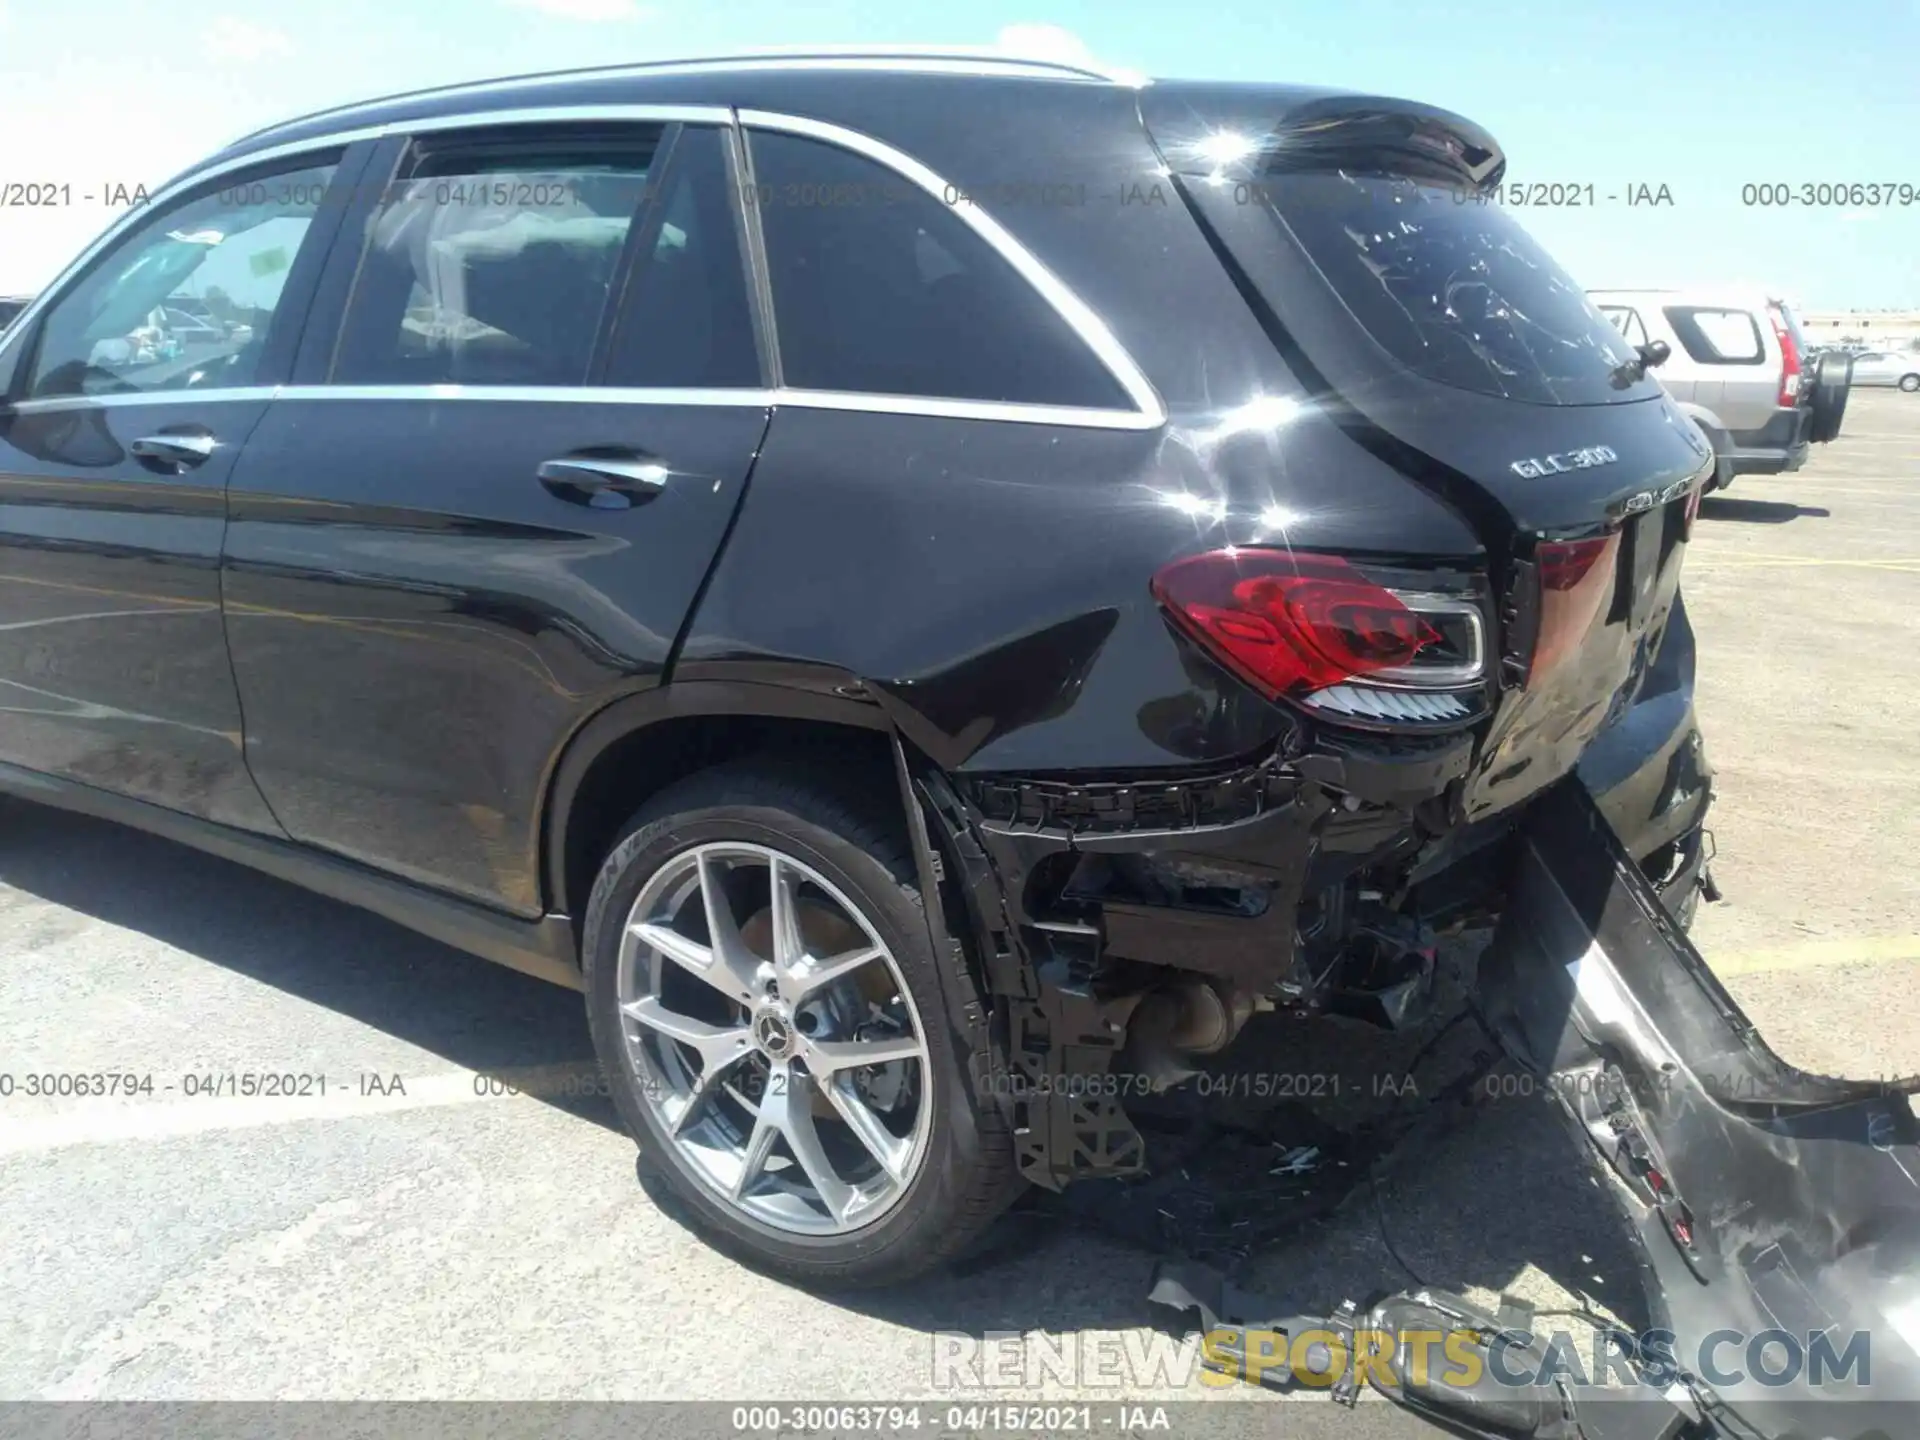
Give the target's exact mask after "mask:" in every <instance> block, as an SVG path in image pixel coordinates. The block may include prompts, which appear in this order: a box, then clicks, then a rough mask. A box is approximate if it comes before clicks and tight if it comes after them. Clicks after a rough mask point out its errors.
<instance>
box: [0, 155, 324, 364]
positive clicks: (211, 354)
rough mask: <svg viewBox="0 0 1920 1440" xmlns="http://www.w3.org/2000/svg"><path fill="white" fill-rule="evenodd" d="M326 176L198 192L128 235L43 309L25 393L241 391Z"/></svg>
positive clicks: (318, 173)
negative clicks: (231, 388) (238, 387)
mask: <svg viewBox="0 0 1920 1440" xmlns="http://www.w3.org/2000/svg"><path fill="white" fill-rule="evenodd" d="M333 171H334V167H333V166H332V165H331V164H327V165H308V166H306V167H305V168H302V169H299V170H286V171H281V172H279V173H277V174H265V175H263V174H257V173H256V174H254V175H252V176H249V177H247V178H244V179H223V180H219V181H214V182H209V188H207V189H204V190H201V191H199V192H198V193H197V194H194V195H191V196H188V197H187V198H185V199H183V200H180V201H177V202H174V203H171V204H168V205H167V206H166V207H164V208H163V209H161V210H159V211H157V212H156V213H155V214H154V215H152V216H151V217H149V218H147V219H146V220H144V221H143V222H141V223H140V224H139V225H137V226H135V227H134V229H133V230H132V231H131V232H130V233H128V234H127V235H125V236H124V237H122V238H121V239H120V240H119V241H118V242H117V243H116V244H115V245H114V247H113V249H112V250H110V251H109V252H108V253H107V254H106V256H105V257H104V258H102V259H101V260H100V261H99V262H97V263H96V264H95V265H94V266H93V267H92V268H91V269H90V270H89V271H88V272H87V273H86V274H85V275H84V276H82V277H81V279H80V280H79V281H78V282H77V283H76V284H75V285H74V286H73V288H72V289H70V290H68V291H67V292H66V293H65V294H64V295H62V296H61V297H60V298H59V299H58V300H56V301H55V302H54V303H53V306H52V307H51V308H50V309H49V310H48V311H47V314H46V318H45V321H44V322H43V323H42V325H41V327H40V337H39V341H38V345H37V349H38V353H37V354H36V355H35V357H34V362H33V373H32V375H31V376H30V377H29V378H28V381H27V386H26V390H25V392H24V393H25V395H26V396H27V397H29V398H33V397H41V396H52V395H112V394H128V393H147V392H152V391H165V390H178V389H182V388H184V387H186V386H189V385H191V386H196V387H201V388H209V389H210V388H213V387H216V386H218V387H222V388H225V387H229V386H235V385H249V384H252V383H253V382H254V379H255V374H256V371H257V367H258V364H259V359H260V354H261V351H262V349H263V348H264V347H265V345H266V339H267V326H268V324H269V322H271V320H272V319H273V316H274V312H275V310H276V308H277V307H278V305H279V303H280V292H281V291H282V290H283V289H284V288H285V286H286V283H287V275H288V272H290V271H291V270H292V269H293V262H294V257H295V256H296V255H298V254H299V252H300V247H301V245H302V243H303V242H304V241H305V239H306V234H307V229H308V227H309V226H310V225H311V224H312V223H313V219H314V216H315V215H316V214H317V213H318V211H319V209H320V201H321V198H322V197H323V196H324V195H325V194H326V191H327V186H328V184H329V183H330V182H331V181H332V179H333Z"/></svg>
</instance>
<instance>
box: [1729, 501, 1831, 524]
mask: <svg viewBox="0 0 1920 1440" xmlns="http://www.w3.org/2000/svg"><path fill="white" fill-rule="evenodd" d="M1832 516H1833V512H1832V511H1831V510H1827V509H1823V508H1822V507H1821V506H1818V505H1796V504H1794V503H1793V502H1792V501H1791V500H1747V499H1741V498H1738V497H1736V496H1732V495H1709V496H1707V497H1706V498H1705V499H1703V500H1702V501H1701V502H1700V518H1701V519H1703V520H1739V521H1743V522H1744V523H1746V524H1748V525H1784V524H1786V523H1787V522H1788V521H1789V520H1800V519H1810V520H1827V519H1831V518H1832Z"/></svg>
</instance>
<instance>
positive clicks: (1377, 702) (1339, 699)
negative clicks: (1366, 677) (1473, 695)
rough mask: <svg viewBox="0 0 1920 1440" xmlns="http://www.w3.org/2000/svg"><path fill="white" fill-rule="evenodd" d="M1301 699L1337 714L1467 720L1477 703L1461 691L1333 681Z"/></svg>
mask: <svg viewBox="0 0 1920 1440" xmlns="http://www.w3.org/2000/svg"><path fill="white" fill-rule="evenodd" d="M1301 703H1302V704H1304V705H1307V706H1308V707H1310V708H1311V709H1314V710H1324V711H1326V712H1328V713H1330V714H1334V715H1352V716H1357V717H1360V718H1363V719H1367V720H1414V721H1421V722H1425V723H1427V724H1432V723H1433V722H1435V721H1439V720H1465V719H1466V718H1467V717H1468V716H1469V715H1471V714H1473V707H1472V706H1470V705H1468V704H1467V702H1466V701H1465V700H1464V699H1462V698H1461V697H1460V696H1458V695H1449V694H1446V693H1444V692H1440V691H1417V690H1376V689H1373V688H1372V687H1370V686H1367V687H1363V686H1359V685H1331V686H1328V687H1327V688H1326V689H1325V690H1315V691H1314V692H1313V693H1312V694H1310V695H1305V696H1302V697H1301Z"/></svg>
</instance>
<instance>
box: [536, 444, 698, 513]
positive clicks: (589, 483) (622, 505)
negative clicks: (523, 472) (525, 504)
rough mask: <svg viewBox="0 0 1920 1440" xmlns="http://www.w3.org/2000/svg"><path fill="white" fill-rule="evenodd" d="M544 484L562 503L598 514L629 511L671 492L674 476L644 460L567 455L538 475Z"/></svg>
mask: <svg viewBox="0 0 1920 1440" xmlns="http://www.w3.org/2000/svg"><path fill="white" fill-rule="evenodd" d="M537 473H538V475H539V477H540V483H541V484H542V485H544V486H546V487H547V489H548V490H550V491H551V492H553V494H555V495H557V496H559V497H560V498H561V499H562V500H571V501H572V502H573V503H574V504H576V505H591V506H593V507H594V508H595V509H598V510H625V509H628V508H630V507H632V506H634V505H637V504H640V503H641V502H642V501H645V500H651V499H652V498H653V497H654V496H656V495H658V494H659V493H660V492H661V491H662V490H664V489H666V488H667V477H668V476H669V475H671V474H672V473H673V472H672V471H671V470H669V469H668V468H667V467H666V466H665V465H662V464H661V463H660V462H659V461H658V460H651V459H648V458H646V457H644V456H633V457H619V456H610V455H609V456H601V455H564V456H562V457H560V458H559V459H557V460H549V461H547V462H546V463H545V464H543V465H542V466H541V467H540V469H539V471H538V472H537Z"/></svg>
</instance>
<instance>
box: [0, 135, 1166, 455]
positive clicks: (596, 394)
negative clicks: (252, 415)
mask: <svg viewBox="0 0 1920 1440" xmlns="http://www.w3.org/2000/svg"><path fill="white" fill-rule="evenodd" d="M609 120H610V121H631V122H636V123H646V122H650V121H651V122H660V123H671V122H673V121H676V120H678V121H682V122H684V123H688V124H714V125H733V124H734V123H735V121H736V116H735V113H734V112H733V111H731V110H729V109H727V108H726V107H724V106H710V105H567V106H551V107H546V108H532V109H523V110H492V111H474V112H467V113H462V114H458V115H436V116H429V117H423V118H422V119H420V120H399V121H391V122H389V123H387V124H384V125H375V126H366V127H361V128H358V129H351V130H341V131H336V132H334V133H331V134H327V135H316V136H310V137H308V138H306V139H303V140H298V141H290V142H288V143H287V144H285V145H277V146H272V147H269V148H266V149H261V150H256V151H253V152H252V153H250V154H246V155H240V156H235V157H232V158H230V159H227V160H222V161H218V162H215V163H212V164H208V165H205V166H202V167H200V168H198V169H195V170H192V171H189V172H188V173H186V174H184V175H181V176H178V177H176V178H175V179H174V180H172V181H169V182H168V183H167V184H166V185H165V186H164V187H163V188H162V189H160V190H158V191H156V192H155V193H154V194H153V195H152V196H151V197H150V198H149V200H148V202H147V204H146V205H144V206H141V207H140V208H139V209H136V210H132V211H129V212H128V213H127V214H126V215H125V216H123V217H122V218H121V219H120V220H118V221H116V222H115V223H114V224H113V225H111V226H110V227H108V229H107V231H106V232H105V233H104V234H102V235H101V236H100V237H99V238H98V239H97V240H95V241H94V242H93V244H92V245H90V246H88V247H87V249H86V250H84V251H83V252H82V253H81V254H80V256H79V258H78V259H76V260H74V261H73V262H72V263H71V264H69V265H68V266H67V267H66V269H64V270H63V271H61V272H60V275H59V276H58V278H56V279H55V280H54V281H53V282H52V283H51V284H50V285H48V286H47V287H46V289H44V290H42V291H41V292H40V294H39V295H38V296H37V297H36V298H35V300H34V302H33V304H32V305H30V306H28V307H27V309H26V310H24V311H22V312H21V313H20V314H19V315H18V316H17V317H15V319H14V321H13V323H12V324H10V325H9V326H8V327H7V329H6V333H5V335H4V336H0V354H4V353H5V352H6V349H7V347H8V346H9V345H11V344H13V343H15V342H16V341H17V339H18V337H19V336H20V335H22V334H24V333H26V331H27V330H28V329H29V328H30V327H31V325H32V322H33V321H34V319H35V318H36V317H37V316H38V315H39V314H40V313H41V311H42V310H44V309H45V308H46V307H47V306H49V305H51V304H53V303H55V302H56V301H57V300H58V299H59V298H60V295H61V292H62V291H63V290H64V289H65V288H66V287H67V286H68V285H69V284H70V283H72V281H73V280H74V279H75V278H77V277H78V276H79V275H80V274H81V273H82V272H84V271H85V269H86V267H87V266H88V265H90V264H91V263H92V262H93V261H94V260H95V259H96V258H97V257H98V256H99V255H101V254H102V253H103V252H104V251H106V250H107V249H108V248H109V247H110V246H111V245H113V244H114V243H115V242H116V241H117V240H119V239H120V238H121V237H122V236H124V235H125V234H126V233H127V232H128V231H130V230H131V229H132V228H133V227H134V226H135V225H137V224H139V223H140V222H141V221H143V220H144V219H146V218H147V217H148V216H149V215H151V214H152V213H153V212H154V211H155V210H156V209H157V208H158V207H159V206H161V205H164V204H167V203H169V202H170V201H172V200H174V199H176V198H178V197H179V196H180V195H181V194H182V193H184V192H185V191H187V190H191V189H193V188H195V187H197V186H200V185H203V184H205V183H206V182H207V181H209V180H213V179H218V178H219V177H220V176H222V175H225V174H229V173H231V172H233V171H236V170H245V169H251V168H253V167H255V166H259V165H268V164H272V163H274V162H275V161H277V160H285V159H296V158H298V157H300V156H303V155H313V154H318V153H321V152H325V151H332V150H339V149H344V148H345V147H346V146H348V145H351V144H354V143H356V142H358V141H361V140H380V139H384V138H386V137H387V136H389V135H410V134H417V133H421V132H422V131H427V130H430V131H436V132H440V131H447V130H461V129H486V128H491V127H495V126H501V125H515V124H540V123H549V124H551V123H567V122H580V121H609ZM737 120H738V123H739V125H741V126H743V127H753V128H758V129H762V130H774V131H779V132H782V133H785V134H791V135H803V136H806V137H808V138H810V139H815V140H819V141H822V142H823V143H826V144H829V145H837V146H839V147H840V148H842V149H846V150H851V151H853V152H855V153H856V154H860V155H863V156H865V157H867V158H868V159H870V160H872V161H874V162H875V163H877V164H880V165H883V166H885V167H886V168H887V169H889V170H891V171H893V172H894V173H895V174H898V175H900V176H901V177H903V178H904V179H907V180H911V181H912V182H913V183H914V184H915V185H918V186H919V187H920V188H921V189H922V190H924V191H926V192H927V194H929V195H931V196H933V197H934V198H935V199H936V200H939V201H940V202H941V203H942V204H944V203H945V201H946V190H947V182H946V181H945V180H944V179H943V178H942V177H941V176H940V175H938V174H937V173H935V172H934V171H933V170H931V169H929V168H928V167H927V166H925V165H923V164H921V163H920V162H919V161H918V160H915V159H914V158H913V157H912V156H910V155H908V154H906V153H905V152H904V151H901V150H897V149H895V148H894V147H893V146H891V145H888V144H887V143H885V142H884V141H881V140H877V139H875V138H874V137H872V136H871V135H866V134H864V133H862V132H860V131H858V130H850V129H848V128H846V127H845V126H842V125H835V124H832V123H830V122H827V121H823V120H813V119H808V118H805V117H802V116H798V115H786V114H781V113H778V112H774V111H767V110H742V111H740V112H738V116H737ZM952 208H953V213H954V214H956V215H958V216H959V218H960V220H961V222H962V223H963V224H965V225H967V226H969V227H970V228H971V229H972V230H973V232H974V233H975V234H976V235H978V236H979V237H980V238H981V239H982V240H984V241H986V242H987V244H988V245H989V246H991V247H992V248H993V249H994V250H996V251H997V252H999V254H1000V255H1001V257H1002V258H1003V259H1005V260H1006V261H1007V263H1008V264H1010V265H1011V266H1013V268H1014V270H1015V271H1016V272H1017V273H1018V274H1019V275H1020V277H1021V278H1022V279H1024V280H1025V281H1026V282H1027V283H1028V284H1029V285H1031V286H1032V287H1033V288H1034V289H1035V290H1036V291H1037V292H1038V293H1039V294H1040V295H1041V297H1042V298H1043V299H1045V300H1046V302H1047V303H1048V305H1050V306H1051V307H1052V308H1053V310H1054V312H1055V313H1056V314H1058V315H1059V316H1060V318H1061V319H1062V320H1064V321H1065V322H1066V324H1067V327H1068V328H1069V329H1070V330H1072V331H1073V332H1074V334H1075V335H1076V336H1077V337H1078V338H1079V340H1080V342H1081V343H1082V344H1084V345H1085V346H1086V347H1087V348H1088V349H1089V350H1091V351H1092V352H1093V354H1094V356H1095V357H1096V358H1097V359H1098V360H1099V361H1100V363H1101V364H1102V365H1103V366H1104V367H1105V368H1106V370H1107V372H1108V374H1110V375H1112V376H1113V378H1114V380H1115V381H1116V382H1117V383H1118V384H1119V385H1120V388H1121V389H1122V391H1124V392H1125V394H1126V396H1127V398H1128V399H1129V400H1130V401H1132V402H1133V406H1134V408H1133V409H1131V410H1124V409H1111V410H1110V409H1097V408H1085V407H1080V406H1063V405H1041V404H1028V403H1024V402H1019V401H998V400H961V399H949V398H944V397H940V396H920V395H876V394H866V393H862V392H857V391H837V390H836V391H827V390H801V389H782V390H779V391H767V390H748V389H742V390H705V389H689V390H680V389H637V388H628V387H612V386H610V387H606V388H593V387H557V386H556V387H551V388H548V387H540V386H526V387H520V386H451V387H449V386H383V385H372V386H333V385H302V386H282V387H279V388H278V389H275V388H274V387H261V386H249V387H243V388H240V389H236V390H227V391H217V390H215V391H206V390H203V391H197V392H196V391H152V392H141V393H136V394H125V395H120V394H116V395H94V396H85V395H83V396H48V397H45V398H44V399H42V400H29V401H24V402H21V404H20V405H18V406H16V407H15V408H16V409H19V410H23V411H24V410H27V409H28V408H30V407H31V408H34V409H47V410H51V409H61V408H74V407H76V406H91V405H102V404H106V405H115V404H118V405H126V404H149V405H150V404H167V403H172V402H175V401H178V402H180V403H188V402H192V403H205V402H206V401H207V400H208V399H209V398H211V397H216V396H217V397H219V398H223V399H224V398H239V397H243V396H244V397H248V398H252V397H254V396H257V395H261V394H266V395H269V396H274V395H277V396H279V397H281V398H287V399H326V398H338V399H396V398H409V399H423V398H438V399H448V400H465V399H497V400H549V401H558V402H561V403H569V402H570V403H603V404H621V403H625V404H637V405H740V404H754V405H768V404H772V405H791V406H795V407H797V408H801V409H817V410H846V411H855V412H861V413H868V414H887V415H927V416H936V417H943V418H949V419H959V420H1002V421H1012V422H1015V423H1019V424H1028V425H1062V426H1071V427H1076V428H1090V429H1102V430H1157V429H1159V428H1160V427H1161V426H1163V425H1165V424H1166V423H1167V412H1166V407H1165V405H1164V404H1162V402H1161V399H1160V395H1159V393H1158V392H1157V391H1156V390H1155V389H1154V388H1153V385H1152V383H1151V382H1150V381H1149V380H1148V379H1147V377H1146V374H1145V372H1143V371H1142V370H1141V369H1140V367H1139V365H1138V364H1136V363H1135V361H1134V359H1133V357H1132V356H1131V355H1130V354H1128V353H1127V350H1126V348H1125V347H1124V346H1122V345H1121V344H1120V342H1119V340H1118V339H1117V338H1115V336H1114V334H1113V332H1112V331H1111V330H1109V329H1108V328H1107V325H1106V322H1105V321H1103V320H1102V319H1101V318H1100V317H1099V315H1098V314H1096V313H1095V312H1094V310H1093V308H1092V307H1091V306H1089V305H1088V304H1087V303H1086V302H1085V301H1084V300H1082V299H1081V298H1080V297H1079V296H1078V295H1076V294H1075V293H1074V292H1073V290H1072V289H1071V288H1070V287H1068V285H1067V284H1066V283H1065V282H1064V281H1062V280H1061V279H1060V278H1059V277H1058V276H1057V275H1055V274H1054V273H1053V272H1052V271H1051V270H1049V269H1048V268H1047V267H1046V266H1045V265H1044V264H1043V263H1042V262H1041V261H1040V259H1039V258H1038V257H1037V256H1035V255H1034V254H1033V252H1031V251H1030V250H1028V249H1027V248H1026V246H1025V245H1023V244H1021V243H1020V241H1018V240H1017V239H1015V238H1014V237H1013V235H1012V234H1011V233H1010V232H1009V231H1008V230H1007V229H1006V228H1005V227H1004V226H1002V225H1001V224H1000V223H999V222H998V221H997V220H995V219H993V217H991V216H990V215H988V214H986V213H985V212H984V211H982V210H981V209H979V208H978V207H977V206H967V207H952Z"/></svg>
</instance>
